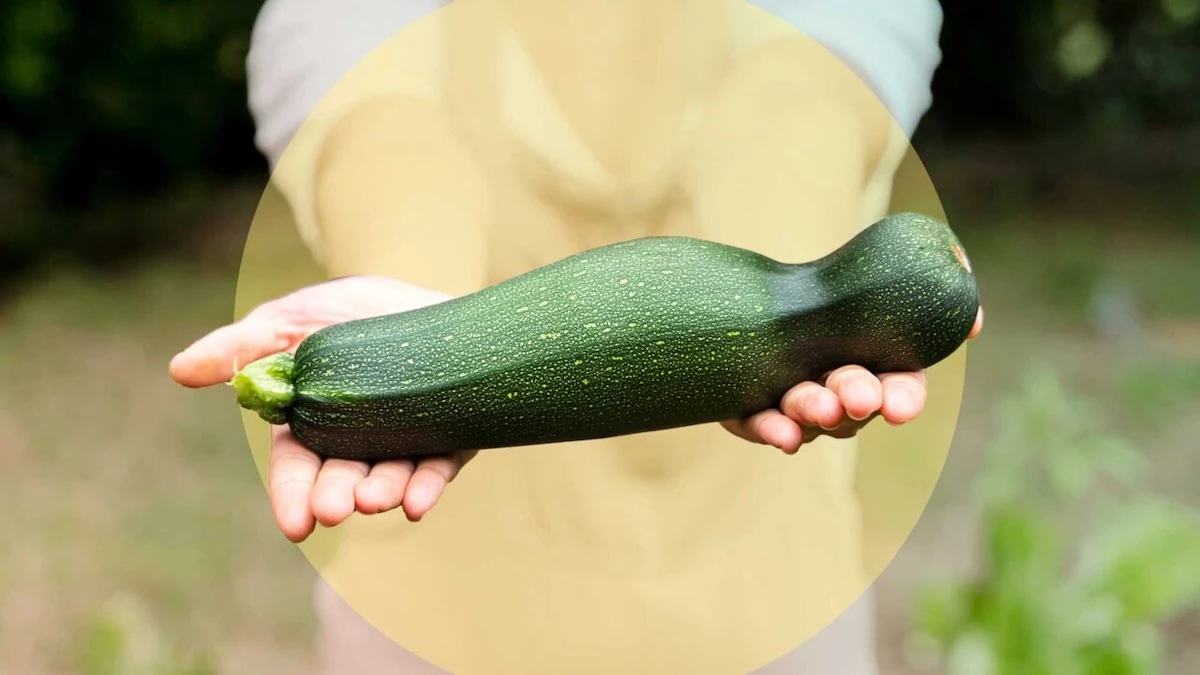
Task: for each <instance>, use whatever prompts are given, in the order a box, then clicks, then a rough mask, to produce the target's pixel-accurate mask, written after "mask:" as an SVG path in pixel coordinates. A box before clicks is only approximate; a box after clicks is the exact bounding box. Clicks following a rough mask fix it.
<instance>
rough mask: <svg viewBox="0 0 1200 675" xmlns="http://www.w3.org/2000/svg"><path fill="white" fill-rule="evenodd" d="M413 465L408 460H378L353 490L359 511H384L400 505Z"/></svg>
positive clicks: (370, 512) (368, 512)
mask: <svg viewBox="0 0 1200 675" xmlns="http://www.w3.org/2000/svg"><path fill="white" fill-rule="evenodd" d="M414 468H415V467H414V465H413V463H412V462H411V461H409V460H399V461H391V462H380V463H379V464H376V465H375V466H373V467H371V472H370V473H369V474H367V477H366V478H365V479H364V480H363V481H362V482H361V483H359V484H358V487H357V488H355V490H354V501H355V508H357V509H358V511H359V513H366V514H374V513H384V512H386V511H391V510H392V509H394V508H396V507H398V506H400V502H401V500H403V499H404V491H405V489H406V488H407V487H408V481H409V479H410V478H412V474H413V469H414Z"/></svg>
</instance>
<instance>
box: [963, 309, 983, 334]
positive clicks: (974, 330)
mask: <svg viewBox="0 0 1200 675" xmlns="http://www.w3.org/2000/svg"><path fill="white" fill-rule="evenodd" d="M981 331H983V307H982V306H980V308H979V311H978V312H976V313H975V325H974V326H972V327H971V332H970V334H968V335H967V339H968V340H974V339H975V338H976V337H979V333H980V332H981Z"/></svg>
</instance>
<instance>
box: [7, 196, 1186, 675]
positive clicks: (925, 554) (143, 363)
mask: <svg viewBox="0 0 1200 675" xmlns="http://www.w3.org/2000/svg"><path fill="white" fill-rule="evenodd" d="M252 202H253V200H252V199H248V198H246V196H245V195H243V196H242V198H241V199H240V200H239V201H237V202H236V203H237V204H238V208H239V209H245V208H246V205H247V204H252ZM240 213H241V215H240V216H239V219H241V220H245V219H246V217H248V212H245V211H242V212H240ZM235 215H237V214H236V213H235ZM1085 224H1086V225H1088V226H1086V227H1085ZM1135 225H1137V226H1141V225H1142V224H1141V223H1135ZM222 232H223V231H222ZM962 235H963V238H964V241H965V243H966V245H967V247H968V249H969V250H970V251H971V254H972V258H973V260H974V262H975V266H976V268H977V270H978V271H979V273H980V276H981V282H982V284H983V290H984V294H985V301H986V302H987V312H988V314H987V317H988V320H987V330H986V331H985V336H984V338H983V339H982V340H980V341H979V343H978V344H977V346H975V347H974V348H973V350H972V352H971V361H970V364H969V373H970V377H969V378H968V383H967V392H966V396H965V399H964V404H963V413H962V423H961V424H960V434H959V437H958V439H957V440H956V444H955V448H954V449H953V450H952V452H951V456H950V459H949V462H948V464H947V466H946V470H945V473H944V475H943V478H942V481H941V483H940V484H939V487H938V490H937V492H936V493H935V495H934V498H933V501H932V502H931V505H930V508H929V510H928V511H927V512H926V514H925V517H924V518H923V519H922V521H921V523H920V525H919V526H918V527H917V529H916V531H915V532H914V534H913V537H912V539H911V541H910V544H909V545H908V546H906V548H905V550H904V551H902V552H901V554H900V556H899V557H898V559H897V560H896V561H895V563H894V564H893V565H892V566H891V567H890V568H889V569H888V571H887V572H886V573H885V574H884V576H883V578H882V579H881V581H880V586H879V589H880V602H881V607H880V616H881V621H882V624H881V627H880V652H881V657H882V658H883V662H884V672H885V673H887V674H889V675H891V674H892V673H897V674H904V673H908V672H910V668H909V666H908V665H906V664H905V663H904V660H903V658H902V656H903V633H904V627H905V625H906V622H907V612H908V609H909V594H910V592H911V591H912V590H913V589H914V588H915V585H916V582H917V581H919V580H922V579H927V578H929V577H930V576H931V575H934V576H936V575H942V574H949V573H955V572H958V571H961V570H967V569H970V567H971V566H972V565H973V563H974V558H975V553H974V551H975V542H974V541H973V540H972V537H973V536H974V532H975V528H976V526H977V525H976V522H975V520H974V514H973V512H972V511H971V510H970V508H969V503H970V490H969V485H970V483H969V482H968V480H967V479H968V478H969V477H970V476H971V475H972V474H973V473H974V472H975V471H976V470H977V469H978V467H979V466H980V465H981V461H982V451H983V449H984V448H986V447H987V442H988V440H989V439H990V438H991V436H992V434H993V433H994V431H995V429H996V428H997V425H999V424H1003V423H1004V421H1003V420H997V419H995V418H994V417H993V415H994V412H993V411H994V403H995V402H996V400H997V399H998V398H999V397H1000V396H1002V395H1003V394H1004V393H1006V392H1007V391H1008V390H1010V389H1011V388H1012V387H1014V386H1016V384H1017V382H1018V380H1017V377H1018V376H1019V375H1020V373H1021V370H1022V369H1023V368H1024V367H1025V366H1027V365H1028V364H1031V363H1034V362H1037V361H1038V360H1039V359H1042V360H1045V361H1046V362H1048V363H1052V364H1053V365H1054V366H1055V367H1057V368H1059V369H1061V370H1062V372H1063V373H1064V375H1065V376H1066V377H1067V378H1068V380H1069V381H1070V382H1071V383H1072V384H1073V386H1080V387H1085V388H1086V389H1087V391H1088V392H1089V393H1090V394H1092V395H1094V396H1096V397H1097V399H1098V400H1099V401H1100V402H1101V404H1102V405H1104V406H1105V409H1106V410H1107V411H1109V412H1110V413H1111V415H1112V421H1113V422H1115V423H1116V424H1118V425H1119V426H1120V427H1121V428H1122V430H1123V432H1125V433H1128V434H1130V435H1131V437H1133V438H1134V439H1135V440H1136V442H1137V444H1138V445H1139V446H1140V447H1141V448H1143V449H1144V450H1145V451H1147V453H1148V454H1149V456H1150V458H1151V460H1152V467H1153V474H1154V475H1153V477H1152V478H1153V480H1154V484H1155V485H1156V486H1157V487H1158V488H1160V489H1161V490H1162V491H1163V492H1164V493H1167V494H1171V495H1174V496H1176V497H1179V498H1181V499H1192V500H1194V499H1195V495H1196V494H1200V478H1198V477H1200V472H1198V471H1196V466H1197V462H1198V461H1200V459H1197V457H1196V456H1195V454H1194V453H1191V454H1189V453H1187V452H1181V450H1182V449H1184V448H1185V447H1193V448H1194V447H1196V446H1195V441H1194V439H1195V438H1196V436H1197V433H1198V432H1200V422H1198V421H1197V420H1195V419H1189V416H1188V415H1186V414H1184V413H1185V411H1186V410H1187V409H1188V406H1190V409H1195V403H1197V402H1200V368H1198V366H1197V364H1200V351H1197V349H1196V345H1197V344H1198V343H1200V341H1190V340H1191V339H1193V338H1195V336H1197V335H1200V300H1198V299H1197V298H1196V296H1195V289H1197V288H1200V266H1197V265H1195V264H1194V261H1195V260H1197V259H1200V242H1198V241H1195V240H1192V241H1188V240H1185V239H1183V238H1182V237H1181V235H1179V234H1173V235H1170V236H1159V235H1155V234H1154V233H1153V232H1151V231H1148V230H1146V229H1139V227H1115V226H1112V227H1107V226H1106V227H1097V226H1095V222H1094V221H1088V222H1087V223H1084V221H1083V220H1082V219H1077V220H1076V219H1073V218H1072V217H1071V216H1070V214H1066V215H1063V214H1061V213H1059V214H1056V215H1054V216H1048V217H1044V218H1043V219H1042V220H1036V219H1034V218H1033V217H1032V216H1031V217H1030V218H1029V219H1027V220H1025V221H1021V222H1014V221H1007V222H1000V223H992V222H986V223H982V222H981V223H979V224H978V225H973V226H971V227H969V228H964V231H963V232H962ZM218 240H219V241H222V242H224V243H225V244H229V243H230V242H231V241H233V242H234V243H236V241H234V240H232V239H230V238H229V237H227V236H224V235H222V236H221V237H220V238H219V239H218ZM213 250H215V251H216V252H215V253H213V252H212V251H210V252H209V255H207V256H206V257H204V258H203V259H201V260H200V261H194V260H193V261H187V262H184V261H180V260H169V259H161V260H159V261H157V262H155V263H152V264H145V265H141V266H138V267H135V268H130V269H127V270H124V271H122V272H121V273H119V274H104V275H101V274H90V273H87V272H82V271H77V270H69V269H57V270H53V273H52V274H43V275H42V276H41V277H39V278H38V279H36V280H34V281H32V282H31V283H29V284H27V285H26V286H24V287H23V288H22V289H21V290H20V292H19V293H17V294H16V295H13V296H11V299H10V300H9V301H8V303H7V304H5V305H2V306H0V372H3V373H4V374H5V377H4V380H5V382H6V384H7V385H8V386H6V387H4V388H3V389H0V508H3V509H4V512H5V513H6V515H7V516H8V517H7V518H5V519H4V520H3V522H2V523H0V672H5V673H7V672H13V673H28V674H29V675H43V674H44V675H57V674H59V673H64V674H65V673H85V674H86V675H107V674H108V673H117V672H121V673H130V675H138V673H139V672H142V671H139V670H137V668H138V666H137V665H136V664H134V663H133V662H132V661H130V662H128V663H125V664H122V663H121V662H120V660H119V659H120V658H122V657H121V656H120V655H122V654H139V653H140V654H149V656H147V657H146V658H147V659H149V660H150V661H154V660H155V659H156V658H161V659H166V660H167V661H169V662H171V663H175V664H177V669H176V670H174V671H169V670H162V669H158V670H154V669H153V668H150V669H148V670H146V671H144V672H147V673H149V672H154V673H156V674H157V675H166V673H168V672H171V673H174V674H175V675H183V673H191V674H192V675H199V674H200V673H209V672H212V673H246V672H254V673H263V674H264V675H269V674H271V673H289V674H291V673H296V674H303V673H306V672H311V667H310V665H309V659H310V658H311V655H312V649H313V643H312V629H313V625H312V616H311V589H312V584H313V582H314V580H315V575H314V572H313V571H312V569H311V568H310V566H309V565H308V563H307V562H306V561H305V559H304V558H303V556H302V555H301V554H300V553H299V551H298V550H296V549H295V548H294V547H293V546H291V545H290V544H288V543H287V542H286V541H285V540H284V539H283V537H282V536H280V535H279V534H278V533H277V531H276V530H275V527H274V523H273V521H272V519H271V516H270V513H269V508H268V501H267V497H266V494H265V491H264V490H263V487H262V483H261V480H260V478H259V475H258V474H257V473H256V471H255V468H254V463H253V459H252V457H251V456H250V453H249V451H248V447H247V444H246V442H245V438H244V436H243V431H242V427H241V423H240V417H239V415H238V412H237V411H236V410H235V409H234V407H233V406H232V404H231V401H230V398H229V395H228V392H227V391H223V390H221V389H220V388H217V389H216V390H213V391H201V392H191V391H185V390H182V389H180V388H178V387H176V386H175V385H174V384H173V383H172V382H171V381H170V380H169V378H168V377H167V374H166V363H167V361H168V360H169V358H170V356H171V355H172V354H173V353H174V352H175V351H176V350H177V349H178V348H180V347H182V346H184V345H186V344H187V343H188V342H189V341H191V340H192V339H194V338H196V337H197V336H199V335H200V334H202V333H203V332H205V331H207V330H209V329H211V328H213V327H215V326H217V325H219V324H221V323H224V322H226V321H227V320H228V319H229V317H230V316H231V315H232V313H233V306H234V284H233V273H234V270H235V269H236V263H237V252H236V250H232V251H231V250H230V249H229V248H228V246H226V247H224V248H222V247H220V246H215V247H213ZM1101 276H1106V277H1108V278H1113V279H1117V280H1119V281H1121V282H1122V283H1124V284H1126V285H1127V286H1128V288H1129V289H1130V292H1131V294H1132V296H1133V297H1134V298H1136V299H1137V301H1138V307H1139V309H1140V311H1141V313H1142V325H1143V328H1144V336H1143V339H1142V340H1141V341H1140V342H1138V345H1139V346H1138V348H1137V354H1138V355H1139V357H1138V358H1134V359H1126V358H1121V354H1122V349H1121V348H1118V347H1115V346H1114V345H1113V344H1112V343H1109V342H1106V341H1104V340H1103V339H1101V338H1099V337H1097V336H1096V335H1095V332H1094V331H1093V330H1092V329H1091V328H1090V324H1089V322H1088V314H1087V312H1086V311H1084V308H1085V307H1086V306H1087V301H1088V300H1089V298H1090V295H1089V294H1088V293H1087V292H1086V290H1087V289H1088V288H1090V285H1089V282H1090V281H1092V280H1095V279H1097V278H1100V277H1101ZM254 292H256V293H258V292H262V293H265V292H266V291H265V290H263V289H254ZM1193 330H1195V331H1196V332H1190V331H1193ZM1189 336H1190V338H1189ZM1184 444H1187V445H1186V446H1185V445H1184ZM1172 634H1173V636H1174V640H1175V641H1174V642H1173V643H1172V645H1173V650H1174V651H1173V652H1172V653H1173V655H1174V657H1173V658H1174V660H1173V666H1172V668H1173V670H1172V671H1171V672H1173V673H1180V674H1181V675H1182V674H1183V673H1191V672H1198V671H1200V656H1198V655H1196V654H1194V653H1191V654H1189V653H1188V652H1187V649H1186V648H1185V646H1184V645H1185V644H1186V643H1187V642H1188V641H1189V640H1190V641H1193V642H1194V641H1197V640H1200V626H1198V625H1197V622H1196V621H1195V620H1192V619H1190V618H1189V619H1185V620H1182V621H1181V622H1179V623H1178V624H1177V625H1175V626H1173V633H1172ZM155 655H158V656H155Z"/></svg>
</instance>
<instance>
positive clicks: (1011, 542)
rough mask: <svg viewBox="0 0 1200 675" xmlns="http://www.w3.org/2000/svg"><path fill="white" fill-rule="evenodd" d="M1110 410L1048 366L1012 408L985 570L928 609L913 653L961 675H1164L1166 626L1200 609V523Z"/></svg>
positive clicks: (1034, 374)
mask: <svg viewBox="0 0 1200 675" xmlns="http://www.w3.org/2000/svg"><path fill="white" fill-rule="evenodd" d="M1101 413H1102V411H1101V410H1100V408H1099V407H1098V406H1097V405H1096V404H1095V403H1094V402H1093V401H1091V400H1088V399H1086V398H1084V397H1082V396H1080V395H1079V394H1078V393H1076V392H1073V391H1069V390H1068V389H1067V388H1066V387H1065V386H1064V385H1063V383H1062V381H1061V380H1060V378H1059V377H1058V376H1057V375H1056V374H1055V371H1054V370H1053V369H1051V368H1049V367H1045V366H1044V365H1042V364H1038V365H1037V367H1034V368H1032V369H1031V370H1030V372H1029V375H1028V376H1027V377H1026V379H1025V381H1024V383H1023V386H1022V388H1021V389H1020V390H1019V391H1018V392H1017V393H1016V394H1014V395H1013V396H1011V397H1009V398H1008V399H1006V400H1005V401H1004V402H1003V404H1002V405H1001V406H1000V409H999V417H998V421H999V432H998V435H997V437H996V439H995V443H994V445H993V446H992V448H991V452H990V454H989V463H988V465H987V467H986V468H985V470H984V472H983V473H982V474H981V479H980V482H979V485H978V490H977V495H978V499H979V505H980V507H981V509H982V514H983V542H982V546H983V551H982V552H983V554H984V560H985V565H984V568H983V570H982V572H981V574H980V576H979V577H978V578H977V579H974V580H971V581H968V582H950V583H938V584H931V585H930V586H929V587H927V588H926V589H925V590H924V592H923V593H922V594H921V596H920V598H919V601H918V604H917V607H916V610H915V616H914V625H915V633H914V635H913V643H912V644H913V645H914V648H915V649H917V650H918V651H917V653H921V652H924V653H925V654H927V655H932V656H933V657H934V658H935V659H937V660H939V661H941V662H942V664H943V665H944V667H945V671H946V673H947V675H1146V674H1150V673H1157V672H1159V670H1160V668H1161V664H1162V662H1163V656H1164V654H1163V639H1162V636H1161V635H1160V633H1159V630H1158V626H1159V625H1160V624H1161V623H1162V622H1165V621H1167V620H1170V619H1172V618H1174V617H1175V616H1177V615H1179V614H1180V613H1182V612H1185V611H1189V610H1192V609H1195V608H1196V607H1197V606H1200V575H1197V574H1196V570H1197V569H1200V514H1197V513H1196V512H1194V511H1193V510H1191V509H1188V508H1186V507H1185V506H1183V505H1180V504H1177V503H1173V502H1170V501H1167V500H1165V499H1162V498H1160V497H1157V496H1155V495H1154V494H1153V493H1151V492H1150V491H1148V490H1147V489H1146V488H1145V486H1144V484H1143V482H1142V479H1143V476H1144V475H1145V473H1146V472H1145V469H1146V466H1145V460H1144V458H1143V457H1142V455H1141V454H1140V453H1138V452H1137V451H1136V449H1135V448H1133V447H1132V446H1131V445H1130V444H1128V443H1127V442H1125V441H1123V440H1122V439H1121V438H1119V437H1118V436H1116V435H1115V434H1114V433H1113V432H1112V431H1111V430H1108V429H1106V428H1104V426H1103V425H1102V424H1100V423H1099V422H1100V420H1102V419H1103V416H1102V414H1101ZM1079 521H1082V522H1083V527H1082V528H1077V525H1078V523H1079ZM1077 529H1078V530H1080V531H1082V535H1081V536H1079V537H1078V538H1077V539H1073V538H1071V537H1070V533H1071V532H1074V531H1076V530H1077Z"/></svg>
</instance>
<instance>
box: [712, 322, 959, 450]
mask: <svg viewBox="0 0 1200 675" xmlns="http://www.w3.org/2000/svg"><path fill="white" fill-rule="evenodd" d="M981 330H983V308H982V307H981V308H980V309H979V313H978V314H977V315H976V317H975V326H974V327H973V328H972V329H971V334H970V335H969V336H968V339H974V338H975V337H976V336H977V335H979V332H980V331H981ZM924 407H925V372H924V371H921V372H916V373H881V374H879V375H878V376H876V375H874V374H872V373H871V372H870V371H868V370H867V369H865V368H862V367H860V366H853V365H851V366H844V367H842V368H838V369H837V370H835V371H833V372H831V373H829V375H828V376H826V378H825V381H824V383H818V382H802V383H800V384H798V385H796V386H795V387H792V388H791V389H790V390H789V391H788V392H787V393H786V394H785V395H784V396H783V399H782V401H781V402H780V405H779V408H772V409H769V410H764V411H762V412H760V413H757V414H755V415H752V416H750V417H748V418H746V419H737V420H727V421H725V422H722V423H721V426H722V427H724V428H725V429H726V430H727V431H729V432H730V433H732V434H734V435H735V436H738V437H739V438H743V439H745V440H747V441H750V442H752V443H761V444H765V445H773V446H775V447H777V448H779V449H780V450H782V451H783V452H784V453H786V454H789V455H791V454H795V453H796V452H798V451H799V450H800V447H801V446H802V445H804V444H805V443H811V442H812V441H814V440H816V439H817V438H820V437H821V436H831V437H833V438H851V437H853V436H855V435H856V434H857V433H858V432H859V431H860V430H861V429H862V428H863V427H865V426H866V425H867V424H868V423H869V422H870V421H871V420H873V419H875V418H876V417H879V416H880V415H882V416H883V418H884V419H885V420H886V421H887V422H888V423H889V424H896V425H898V424H904V423H906V422H910V421H912V420H913V419H915V418H916V417H917V416H918V415H920V414H921V411H922V409H924Z"/></svg>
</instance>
